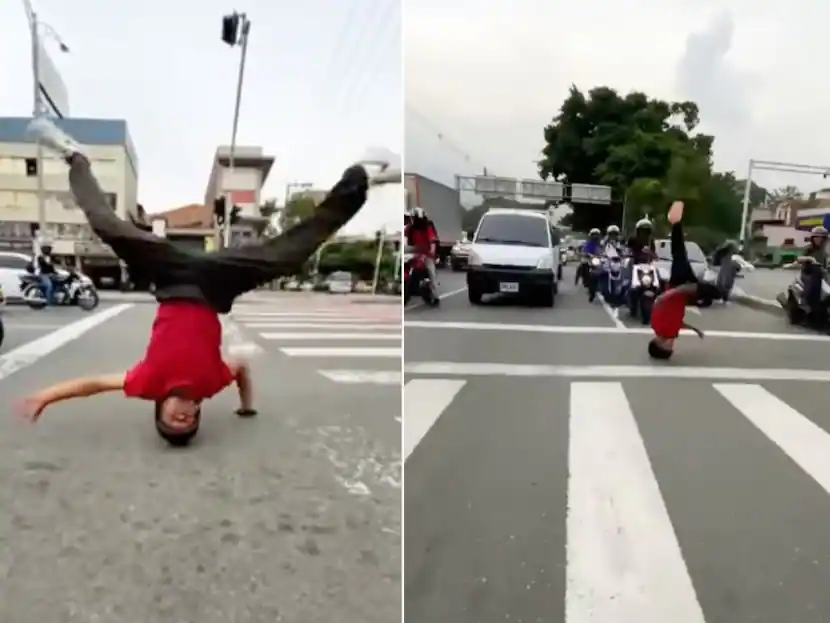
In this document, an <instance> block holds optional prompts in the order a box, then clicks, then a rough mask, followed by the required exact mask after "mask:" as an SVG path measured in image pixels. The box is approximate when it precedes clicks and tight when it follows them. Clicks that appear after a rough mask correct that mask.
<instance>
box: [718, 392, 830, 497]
mask: <svg viewBox="0 0 830 623" xmlns="http://www.w3.org/2000/svg"><path fill="white" fill-rule="evenodd" d="M714 387H715V389H716V390H717V391H718V392H719V393H720V395H721V396H723V397H724V398H726V400H727V401H729V403H730V404H731V405H732V406H733V407H735V408H736V409H737V410H738V411H740V412H741V414H742V415H743V416H744V417H745V418H746V419H748V420H749V421H750V422H752V424H754V425H755V427H756V428H758V430H760V431H761V432H762V433H763V434H764V435H766V436H767V437H768V438H769V439H770V440H771V441H772V442H773V443H774V444H775V445H777V446H778V447H779V448H781V450H782V451H783V452H784V453H785V454H786V455H787V456H789V457H790V458H791V459H792V460H793V462H794V463H796V465H798V466H799V467H800V468H801V469H803V470H804V471H805V472H806V473H807V474H808V475H810V476H811V477H812V478H813V480H815V481H816V482H817V483H818V484H819V486H820V487H821V488H822V489H824V490H825V491H826V492H827V493H830V463H828V461H827V457H828V456H830V434H828V433H827V431H825V430H824V429H823V428H821V427H820V426H818V425H816V424H814V423H813V422H812V421H811V420H810V419H809V418H807V417H805V416H803V415H802V414H801V413H799V412H798V411H796V410H795V409H793V408H792V407H791V406H789V405H788V404H787V403H786V402H784V401H783V400H781V399H780V398H778V397H777V396H775V395H774V394H772V393H770V392H769V391H767V390H766V389H764V388H763V387H761V386H760V385H752V384H743V383H717V384H715V386H714Z"/></svg>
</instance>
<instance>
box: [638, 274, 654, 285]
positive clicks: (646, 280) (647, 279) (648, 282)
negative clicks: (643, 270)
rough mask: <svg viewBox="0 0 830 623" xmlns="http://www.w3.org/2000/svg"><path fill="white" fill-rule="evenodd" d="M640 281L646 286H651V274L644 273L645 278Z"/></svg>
mask: <svg viewBox="0 0 830 623" xmlns="http://www.w3.org/2000/svg"><path fill="white" fill-rule="evenodd" d="M640 283H642V284H643V285H644V286H645V287H646V288H650V287H651V275H643V278H642V279H640Z"/></svg>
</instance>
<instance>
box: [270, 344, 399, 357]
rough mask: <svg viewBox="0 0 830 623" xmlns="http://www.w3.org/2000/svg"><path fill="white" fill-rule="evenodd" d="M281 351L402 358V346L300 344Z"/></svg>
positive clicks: (303, 355) (306, 355)
mask: <svg viewBox="0 0 830 623" xmlns="http://www.w3.org/2000/svg"><path fill="white" fill-rule="evenodd" d="M280 352H282V353H284V354H286V355H288V356H289V357H321V358H325V357H341V358H342V357H356V358H357V357H361V358H364V357H382V358H388V359H400V358H401V349H400V348H373V347H371V346H353V347H349V346H347V347H342V348H337V347H330V348H329V347H326V346H298V347H296V348H294V347H291V348H281V349H280Z"/></svg>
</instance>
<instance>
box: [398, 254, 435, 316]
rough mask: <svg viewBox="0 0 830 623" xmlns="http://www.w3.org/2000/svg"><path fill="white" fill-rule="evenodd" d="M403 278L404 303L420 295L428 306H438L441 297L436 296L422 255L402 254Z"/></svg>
mask: <svg viewBox="0 0 830 623" xmlns="http://www.w3.org/2000/svg"><path fill="white" fill-rule="evenodd" d="M403 279H404V284H403V292H404V294H403V304H404V305H406V304H408V303H409V301H410V300H411V299H412V297H413V296H416V295H417V296H420V297H421V298H422V299H423V300H424V303H426V304H427V305H428V306H429V307H438V306H439V305H440V304H441V299H440V298H438V296H436V294H435V288H434V286H433V284H432V280H431V279H430V278H429V271H428V270H427V267H426V263H425V262H424V256H423V255H419V254H405V255H404V259H403Z"/></svg>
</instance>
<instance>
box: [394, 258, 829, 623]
mask: <svg viewBox="0 0 830 623" xmlns="http://www.w3.org/2000/svg"><path fill="white" fill-rule="evenodd" d="M572 277H573V274H572V273H570V272H568V273H566V280H565V281H566V283H568V282H570V283H572V281H571V280H572ZM441 281H442V287H443V288H444V291H445V292H446V293H450V292H453V291H455V290H457V289H458V288H459V287H462V285H463V276H459V275H452V274H450V273H446V272H445V273H443V274H442V276H441ZM687 320H688V321H689V322H691V323H692V324H696V325H697V326H699V327H701V328H703V329H704V330H705V331H707V337H706V338H705V339H704V340H699V339H697V338H696V337H687V338H686V337H684V338H681V339H680V340H679V343H678V348H677V352H676V354H675V357H674V358H673V360H672V361H671V362H670V363H668V364H665V365H655V364H653V363H652V362H651V361H649V358H648V356H647V353H646V342H647V340H648V330H647V329H646V328H643V327H642V326H640V325H639V324H637V323H633V322H630V321H629V320H627V319H625V318H624V314H623V317H622V318H619V319H618V318H615V317H613V314H610V313H609V312H608V310H606V309H604V308H603V307H602V305H600V304H599V303H596V304H594V305H590V304H588V302H587V296H586V295H585V292H584V290H581V289H579V290H575V289H574V288H573V286H568V285H566V286H565V287H564V288H563V291H562V292H561V293H560V296H559V297H558V298H557V301H556V306H555V307H554V308H553V309H544V308H535V309H534V308H525V307H521V306H514V305H508V304H504V303H499V302H494V303H491V304H489V305H483V306H481V307H472V306H470V304H469V303H468V301H467V300H466V295H465V293H464V292H463V291H462V292H459V293H457V294H452V295H450V296H447V297H446V298H444V300H443V301H442V305H441V308H440V309H438V310H433V309H425V308H417V309H413V310H411V311H408V312H407V313H406V316H405V325H404V334H405V346H404V347H405V353H406V363H405V381H406V386H405V390H404V411H405V414H406V415H405V422H404V449H403V456H404V460H405V479H406V483H405V485H406V486H405V499H404V504H405V511H404V512H405V525H406V534H405V541H404V548H405V567H404V577H405V588H404V594H405V597H404V600H405V607H404V611H405V620H406V621H407V623H432V622H434V621H453V622H454V623H479V622H491V621H522V622H524V623H530V622H542V621H544V622H545V623H562V622H565V621H567V623H589V622H590V623H609V622H613V623H617V622H623V621H631V622H632V623H633V622H643V623H664V622H666V621H672V623H704V622H706V623H750V622H752V623H780V622H781V621H788V622H792V623H819V622H826V621H828V620H830V592H828V591H827V582H826V578H827V576H828V572H830V533H828V531H827V529H826V526H827V525H828V523H829V522H830V497H828V492H830V463H828V461H827V458H826V457H827V456H829V455H830V435H828V433H827V432H826V431H828V430H830V415H828V413H827V408H826V405H827V404H828V400H830V383H828V381H830V360H829V359H828V358H827V357H826V352H827V349H828V347H830V343H828V338H827V337H818V336H813V335H810V334H808V333H805V332H801V331H798V330H794V329H791V328H789V327H787V326H786V324H785V322H784V320H783V319H781V318H778V317H776V316H774V315H772V314H768V313H765V312H761V311H755V310H752V309H748V308H745V307H741V306H738V305H730V306H726V307H723V306H720V305H717V306H714V307H713V308H711V309H707V310H702V311H701V312H700V313H698V314H696V313H694V312H692V313H690V314H688V317H687ZM795 379H810V380H806V381H805V380H795Z"/></svg>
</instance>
